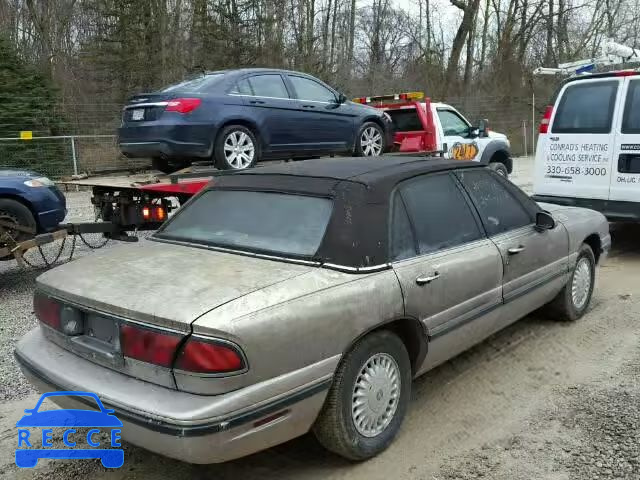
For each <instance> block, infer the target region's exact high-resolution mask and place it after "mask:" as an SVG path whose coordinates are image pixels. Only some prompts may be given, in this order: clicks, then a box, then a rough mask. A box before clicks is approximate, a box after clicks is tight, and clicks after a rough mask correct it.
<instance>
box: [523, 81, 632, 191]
mask: <svg viewBox="0 0 640 480" xmlns="http://www.w3.org/2000/svg"><path fill="white" fill-rule="evenodd" d="M621 84H622V80H621V79H620V78H610V77H609V78H600V79H589V80H582V79H581V80H577V81H573V82H569V83H568V84H567V85H565V86H564V87H563V89H562V90H561V91H560V95H559V97H558V98H559V102H558V103H557V105H556V107H555V109H554V112H553V114H552V116H551V128H550V130H549V132H550V133H549V134H547V135H541V137H540V138H541V141H540V143H539V145H538V150H539V151H542V152H544V154H543V156H542V161H536V165H535V169H536V170H535V184H536V194H546V195H554V196H558V197H577V198H593V199H600V200H606V199H607V198H609V184H610V179H611V175H612V171H614V170H615V165H613V162H612V160H613V137H614V126H613V124H614V119H615V118H617V117H618V115H617V112H618V111H619V109H620V106H619V104H620V102H619V96H618V91H619V90H620V86H621ZM538 159H539V160H540V154H539V156H538Z"/></svg>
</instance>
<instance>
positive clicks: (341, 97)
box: [338, 93, 347, 105]
mask: <svg viewBox="0 0 640 480" xmlns="http://www.w3.org/2000/svg"><path fill="white" fill-rule="evenodd" d="M346 101H347V96H346V95H345V94H344V93H339V94H338V105H342V104H343V103H344V102H346Z"/></svg>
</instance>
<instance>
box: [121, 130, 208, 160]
mask: <svg viewBox="0 0 640 480" xmlns="http://www.w3.org/2000/svg"><path fill="white" fill-rule="evenodd" d="M214 139H215V129H214V128H213V127H212V126H211V125H202V124H184V125H175V124H172V125H159V124H158V122H153V124H152V125H144V124H134V125H125V126H123V127H120V128H119V129H118V145H119V147H120V151H121V152H122V153H123V154H124V155H125V156H127V157H130V158H154V157H163V158H176V159H180V158H210V157H211V155H212V154H213V142H214Z"/></svg>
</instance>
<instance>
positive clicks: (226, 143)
mask: <svg viewBox="0 0 640 480" xmlns="http://www.w3.org/2000/svg"><path fill="white" fill-rule="evenodd" d="M214 153H215V163H216V167H218V168H220V169H222V170H245V169H247V168H251V167H253V166H254V165H255V164H256V163H257V162H258V160H259V159H260V144H259V143H258V141H257V139H256V136H255V135H254V134H253V132H252V131H251V130H249V129H248V128H247V127H244V126H242V125H228V126H226V127H224V128H223V129H222V132H220V134H219V135H218V138H217V140H216V145H215V149H214Z"/></svg>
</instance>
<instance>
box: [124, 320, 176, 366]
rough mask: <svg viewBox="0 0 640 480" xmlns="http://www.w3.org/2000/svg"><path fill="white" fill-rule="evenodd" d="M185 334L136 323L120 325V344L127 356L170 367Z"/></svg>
mask: <svg viewBox="0 0 640 480" xmlns="http://www.w3.org/2000/svg"><path fill="white" fill-rule="evenodd" d="M182 338H183V336H182V335H180V334H174V333H166V332H162V331H160V330H152V329H147V328H143V327H138V326H136V325H131V324H126V325H121V326H120V346H121V348H122V354H123V355H124V356H125V357H129V358H134V359H136V360H140V361H142V362H147V363H153V364H154V365H159V366H161V367H167V368H170V367H171V364H172V363H173V357H174V356H175V353H176V350H177V348H178V344H179V343H180V341H181V340H182Z"/></svg>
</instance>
